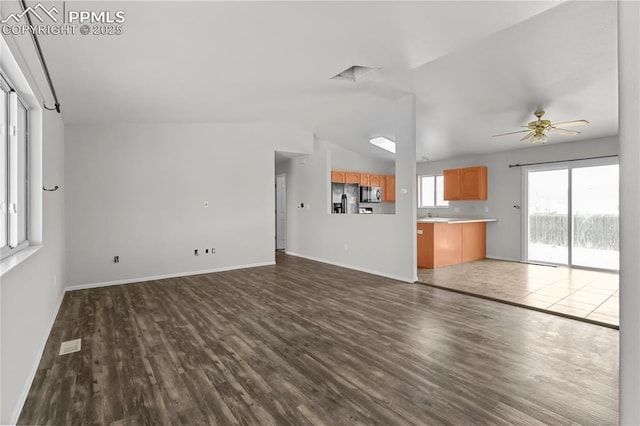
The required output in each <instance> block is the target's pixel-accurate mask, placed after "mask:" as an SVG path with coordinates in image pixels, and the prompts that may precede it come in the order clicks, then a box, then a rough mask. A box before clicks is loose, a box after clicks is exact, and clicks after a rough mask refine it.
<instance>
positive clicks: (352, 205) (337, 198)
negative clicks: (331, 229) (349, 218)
mask: <svg viewBox="0 0 640 426" xmlns="http://www.w3.org/2000/svg"><path fill="white" fill-rule="evenodd" d="M342 195H345V196H346V202H345V203H343V197H342ZM358 200H359V194H358V184H356V183H332V184H331V201H332V203H333V205H332V210H331V211H332V212H334V213H336V211H337V210H338V209H337V206H338V205H340V206H342V205H343V204H345V205H346V211H345V209H344V207H341V208H340V213H343V214H344V213H346V214H357V213H358V207H359V202H358Z"/></svg>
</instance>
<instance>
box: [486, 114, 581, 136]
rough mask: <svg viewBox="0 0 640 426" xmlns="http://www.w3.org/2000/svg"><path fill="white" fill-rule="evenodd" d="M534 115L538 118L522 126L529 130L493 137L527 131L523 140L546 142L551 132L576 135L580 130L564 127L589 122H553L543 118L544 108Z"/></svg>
mask: <svg viewBox="0 0 640 426" xmlns="http://www.w3.org/2000/svg"><path fill="white" fill-rule="evenodd" d="M533 115H535V116H536V117H537V118H538V119H537V120H534V121H532V122H530V123H529V124H527V125H526V126H520V127H526V128H527V130H518V131H517V132H510V133H502V134H499V135H493V137H497V136H506V135H514V134H516V133H525V132H526V133H527V134H526V135H525V136H524V137H523V138H522V139H520V140H521V141H527V142H531V143H545V142H547V140H548V137H547V133H549V132H557V133H562V134H564V135H571V136H575V135H579V134H580V132H578V131H577V130H567V129H563V128H562V127H569V126H579V125H582V124H589V122H588V121H587V120H575V121H565V122H563V123H552V122H551V120H543V119H542V116H543V115H544V111H542V110H540V111H536V112H535V113H534V114H533ZM558 126H562V127H558Z"/></svg>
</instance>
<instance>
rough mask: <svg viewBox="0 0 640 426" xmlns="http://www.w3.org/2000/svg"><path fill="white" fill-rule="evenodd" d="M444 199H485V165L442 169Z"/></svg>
mask: <svg viewBox="0 0 640 426" xmlns="http://www.w3.org/2000/svg"><path fill="white" fill-rule="evenodd" d="M443 175H444V199H445V200H450V201H456V200H486V199H487V168H486V167H485V166H476V167H465V168H463V169H450V170H444V171H443Z"/></svg>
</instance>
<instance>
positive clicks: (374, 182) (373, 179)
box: [369, 175, 384, 186]
mask: <svg viewBox="0 0 640 426" xmlns="http://www.w3.org/2000/svg"><path fill="white" fill-rule="evenodd" d="M383 179H384V176H380V175H370V176H369V185H370V186H382V185H381V184H380V181H381V180H383Z"/></svg>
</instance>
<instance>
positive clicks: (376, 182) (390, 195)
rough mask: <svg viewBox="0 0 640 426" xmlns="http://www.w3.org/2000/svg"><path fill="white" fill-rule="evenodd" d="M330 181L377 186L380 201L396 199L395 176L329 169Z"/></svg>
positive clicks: (393, 200)
mask: <svg viewBox="0 0 640 426" xmlns="http://www.w3.org/2000/svg"><path fill="white" fill-rule="evenodd" d="M331 182H332V183H357V184H358V185H360V186H379V187H380V188H382V201H385V202H395V201H396V176H395V175H374V174H370V173H358V172H348V171H343V170H331Z"/></svg>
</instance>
